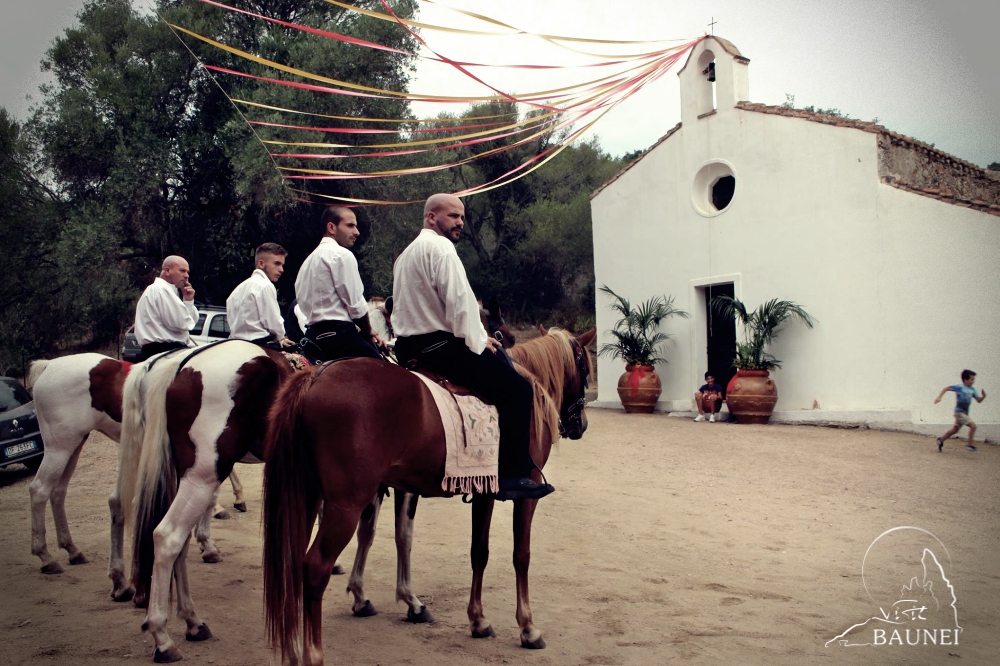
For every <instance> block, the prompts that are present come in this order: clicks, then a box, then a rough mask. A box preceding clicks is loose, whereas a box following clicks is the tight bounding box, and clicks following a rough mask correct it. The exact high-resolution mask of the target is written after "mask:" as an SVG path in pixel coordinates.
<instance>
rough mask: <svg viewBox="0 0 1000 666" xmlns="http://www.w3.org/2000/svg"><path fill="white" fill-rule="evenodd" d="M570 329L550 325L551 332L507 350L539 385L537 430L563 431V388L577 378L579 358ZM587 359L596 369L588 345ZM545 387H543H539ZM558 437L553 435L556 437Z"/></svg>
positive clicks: (518, 366)
mask: <svg viewBox="0 0 1000 666" xmlns="http://www.w3.org/2000/svg"><path fill="white" fill-rule="evenodd" d="M570 337H571V336H570V334H569V332H568V331H565V330H562V329H559V328H550V329H549V333H548V335H543V336H542V337H540V338H535V339H533V340H528V341H527V342H522V343H519V344H516V345H514V346H513V347H511V348H510V349H508V350H507V353H508V354H509V355H510V356H511V358H512V359H513V360H514V363H515V364H516V367H517V368H518V371H519V372H520V373H521V374H522V375H523V376H524V377H525V378H527V379H528V381H531V382H532V384H533V386H532V388H534V389H535V405H534V406H535V410H534V414H535V431H536V432H537V433H539V435H540V434H541V432H542V428H543V427H548V428H549V430H550V432H553V433H558V432H559V406H560V405H561V404H562V398H563V391H565V390H566V384H567V383H569V382H570V381H571V380H572V378H573V373H574V372H575V370H576V359H575V357H574V355H573V346H572V345H571V344H570ZM583 354H584V362H585V363H586V367H587V370H588V371H592V368H591V361H590V353H589V352H588V351H587V350H586V349H584V350H583ZM539 388H541V389H542V390H541V391H539V390H538V389H539ZM555 439H557V437H555V436H553V441H554V440H555Z"/></svg>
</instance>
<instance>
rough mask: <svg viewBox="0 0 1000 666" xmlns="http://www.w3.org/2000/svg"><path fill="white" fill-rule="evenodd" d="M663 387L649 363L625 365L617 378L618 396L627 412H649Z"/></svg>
mask: <svg viewBox="0 0 1000 666" xmlns="http://www.w3.org/2000/svg"><path fill="white" fill-rule="evenodd" d="M662 391H663V388H662V387H661V386H660V376H659V375H657V374H656V373H655V372H653V366H651V365H626V366H625V374H623V375H622V376H621V377H619V378H618V397H619V398H621V401H622V406H623V407H625V411H626V412H628V413H629V414H650V413H652V411H653V408H654V407H656V401H657V400H659V399H660V393H662Z"/></svg>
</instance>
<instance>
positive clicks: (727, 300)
mask: <svg viewBox="0 0 1000 666" xmlns="http://www.w3.org/2000/svg"><path fill="white" fill-rule="evenodd" d="M712 309H713V310H714V311H715V313H716V315H718V316H719V317H722V318H723V319H726V320H728V321H738V322H739V323H740V325H741V326H742V327H743V340H741V341H738V342H737V343H736V360H735V361H734V362H733V365H734V366H735V367H736V369H737V370H774V369H777V368H780V367H781V361H779V360H778V359H776V358H775V357H774V356H773V355H771V354H769V353H768V352H767V347H768V345H770V344H771V343H772V342H773V341H774V340H775V339H776V338H777V337H778V332H779V330H780V328H781V325H782V324H784V323H785V322H786V321H788V320H790V319H796V318H797V319H800V320H801V321H802V322H803V323H804V324H805V325H806V326H808V327H809V328H812V327H813V319H812V317H810V316H809V314H808V313H807V312H806V311H805V310H803V309H802V306H800V305H799V304H797V303H793V302H792V301H779V300H777V299H772V300H770V301H767V302H766V303H764V304H763V305H761V306H759V307H758V308H757V309H756V310H754V311H753V312H747V309H746V305H744V304H743V302H742V301H740V300H739V299H737V298H733V297H731V296H716V297H715V298H713V299H712Z"/></svg>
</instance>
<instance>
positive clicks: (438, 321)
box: [392, 194, 555, 500]
mask: <svg viewBox="0 0 1000 666" xmlns="http://www.w3.org/2000/svg"><path fill="white" fill-rule="evenodd" d="M464 226H465V206H464V205H463V204H462V202H461V200H460V199H458V198H457V197H454V196H451V195H449V194H435V195H433V196H432V197H431V198H429V199H428V200H427V202H426V203H425V204H424V228H423V230H422V231H421V232H420V235H418V236H417V238H416V240H414V241H413V242H412V243H410V245H409V246H408V247H407V248H406V249H405V250H404V251H403V253H402V254H400V255H399V257H398V258H397V259H396V263H395V265H394V266H393V303H394V307H393V313H392V316H393V318H392V323H393V328H394V329H395V332H396V334H397V336H398V337H397V339H396V358H397V359H398V360H399V363H400V365H407V363H408V362H409V361H411V360H416V361H417V363H418V364H419V365H420V366H423V367H426V368H428V369H429V370H432V371H434V372H438V373H440V374H442V375H444V376H445V377H447V378H448V380H450V381H453V382H455V383H456V384H461V385H462V386H466V387H468V388H470V389H471V390H473V391H475V392H476V393H478V394H479V395H480V396H482V397H483V398H484V399H486V400H487V401H488V402H490V403H492V404H494V405H495V406H496V408H497V412H498V413H499V416H500V470H499V476H500V478H499V485H500V490H499V492H498V493H497V499H498V500H508V499H511V500H517V499H540V498H542V497H545V496H546V495H548V494H549V493H551V492H552V491H553V490H555V488H553V487H552V486H551V485H549V484H547V483H537V482H536V481H534V480H533V479H531V477H530V475H531V472H532V470H533V469H534V468H535V465H534V462H533V461H532V459H531V455H530V453H529V450H528V448H529V444H530V439H529V438H530V432H531V408H532V401H533V392H532V388H531V384H530V383H529V382H528V380H526V379H525V378H524V377H522V376H521V375H520V374H519V373H518V372H517V371H516V370H515V369H514V368H513V367H512V366H511V365H510V364H509V363H507V362H506V361H505V360H504V359H503V358H501V357H500V356H498V355H497V350H498V349H499V348H500V346H501V345H500V342H499V341H497V340H495V339H493V338H491V337H489V336H488V335H487V333H486V330H485V329H484V328H483V325H482V322H481V321H480V318H479V305H478V304H477V303H476V296H475V294H474V293H473V291H472V287H471V286H470V285H469V278H468V276H466V274H465V267H464V266H463V265H462V260H461V259H459V257H458V252H456V251H455V243H457V242H458V239H459V237H460V236H461V234H462V229H463V227H464Z"/></svg>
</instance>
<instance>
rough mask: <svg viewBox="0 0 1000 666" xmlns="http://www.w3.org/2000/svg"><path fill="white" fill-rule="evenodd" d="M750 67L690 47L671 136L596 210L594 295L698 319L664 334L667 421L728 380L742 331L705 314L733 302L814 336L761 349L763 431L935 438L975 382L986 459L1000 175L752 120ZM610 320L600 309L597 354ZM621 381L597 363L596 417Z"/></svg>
mask: <svg viewBox="0 0 1000 666" xmlns="http://www.w3.org/2000/svg"><path fill="white" fill-rule="evenodd" d="M748 64H749V60H748V59H747V58H745V57H744V56H742V55H741V54H740V52H739V51H738V50H737V49H736V47H735V46H734V45H733V44H731V43H730V42H728V41H726V40H724V39H722V38H720V37H708V38H706V39H704V40H703V41H701V42H700V43H699V44H698V45H697V46H696V47H695V48H694V50H693V51H692V53H691V54H690V56H689V58H688V60H687V63H686V64H685V65H684V67H683V68H682V69H681V70H680V72H679V73H678V77H679V78H680V86H681V90H680V92H681V122H680V123H678V124H677V126H675V127H674V128H673V129H671V130H670V131H669V132H668V133H667V134H666V135H665V136H663V138H661V139H660V140H659V141H657V142H656V144H654V145H653V146H652V147H650V148H649V149H648V150H646V151H645V152H644V153H643V154H642V155H641V156H640V157H639V158H638V159H636V160H635V161H633V162H632V163H631V164H629V165H628V166H627V167H625V168H624V169H623V170H622V172H620V173H619V174H618V175H617V176H615V177H614V178H613V179H611V180H610V181H609V182H607V183H605V184H604V185H603V186H601V188H599V189H598V190H597V191H596V192H595V193H594V194H593V195H592V198H591V210H592V216H593V231H594V271H595V277H596V284H597V285H598V286H601V285H607V286H608V287H610V288H611V289H613V290H614V291H615V292H617V293H618V294H620V295H622V296H625V297H626V298H628V299H629V300H630V301H632V302H633V303H635V302H638V301H642V300H645V299H647V298H649V297H651V296H654V295H661V294H666V295H671V296H673V297H674V299H675V302H674V304H675V306H676V307H679V308H681V309H683V310H686V311H687V312H688V313H689V314H690V318H689V319H682V318H673V319H671V320H670V321H668V322H666V323H665V324H664V325H663V327H662V328H663V330H664V331H666V332H668V333H670V334H672V335H673V336H674V340H673V341H672V343H670V344H669V345H668V346H667V348H666V350H665V356H666V358H667V361H668V364H667V365H661V366H658V367H657V368H656V370H657V373H658V374H659V375H660V377H661V380H662V383H663V394H662V395H661V397H660V402H659V404H658V406H657V409H658V411H669V412H689V411H691V410H693V408H694V407H693V400H692V396H693V394H694V392H695V391H696V390H697V388H698V387H699V386H701V384H703V383H704V382H703V374H704V373H705V372H706V371H711V372H713V374H715V375H716V377H719V378H720V379H721V378H724V377H728V376H729V374H731V372H732V370H731V358H732V354H731V351H730V352H729V355H728V356H727V351H726V350H727V349H730V350H731V347H732V344H733V337H732V336H733V335H734V327H733V326H732V325H728V326H727V325H726V324H725V323H724V322H720V321H719V320H718V318H715V317H712V316H711V311H710V308H709V307H708V300H709V298H710V297H711V296H713V295H716V294H720V293H728V294H732V295H735V296H736V297H737V298H739V299H740V300H742V301H743V302H744V303H745V304H746V305H747V308H748V309H752V308H756V307H757V306H758V305H760V304H761V303H763V302H765V301H767V300H770V299H772V298H778V299H783V300H791V301H795V302H797V303H799V304H801V305H802V306H803V307H804V308H805V310H806V311H807V312H809V314H810V315H812V316H813V317H815V319H816V324H815V328H813V329H809V328H807V327H806V326H805V325H803V324H801V323H799V322H790V323H788V324H786V325H785V326H784V327H783V328H782V331H781V334H780V336H779V338H778V339H777V341H776V342H775V344H774V345H773V346H772V347H771V352H772V353H773V354H774V355H775V356H776V357H777V358H778V359H780V360H781V361H782V368H781V369H780V370H777V371H774V372H772V374H771V376H772V377H773V378H774V380H775V382H776V384H777V387H778V404H777V406H776V408H775V414H774V417H773V419H772V421H773V422H814V423H823V422H841V423H850V424H867V425H869V426H870V427H881V428H890V429H901V430H910V431H915V432H922V433H925V434H941V432H943V431H944V430H945V429H946V428H947V425H948V424H951V423H952V420H953V419H952V411H953V409H954V402H955V401H954V394H948V395H946V396H945V398H944V399H943V400H942V401H941V403H940V404H937V405H935V404H933V401H934V398H935V397H936V396H937V394H938V392H939V391H940V390H941V388H943V387H944V386H947V385H951V384H957V383H960V377H959V375H960V373H961V371H962V370H963V369H965V368H968V369H971V370H973V371H975V372H976V373H978V376H977V381H976V387H977V388H984V389H986V392H987V394H988V397H987V399H986V400H985V401H984V402H983V403H982V404H976V403H973V406H972V410H971V416H972V419H973V420H974V421H976V423H977V424H978V425H979V431H978V432H977V439H982V438H983V436H985V437H986V438H988V439H990V440H992V441H997V440H1000V173H995V172H988V171H984V170H983V169H981V168H979V167H977V166H976V165H974V164H970V163H968V162H965V161H963V160H960V159H958V158H955V157H953V156H950V155H948V154H946V153H944V152H942V151H940V150H937V149H935V148H934V147H932V146H929V145H927V144H924V143H922V142H920V141H917V140H915V139H912V138H909V137H906V136H902V135H900V134H897V133H894V132H891V131H889V130H888V129H886V128H885V127H882V126H880V125H877V124H875V123H871V122H863V121H858V120H851V119H845V118H842V117H838V116H831V115H826V114H819V113H812V112H808V111H803V110H798V109H793V108H788V107H783V106H766V105H763V104H754V103H751V102H750V101H749V76H748ZM609 304H610V299H609V298H608V297H607V296H605V295H604V294H601V293H598V295H597V304H596V307H597V328H598V334H599V337H598V344H599V345H600V344H602V343H604V342H608V341H609V340H610V335H609V334H608V331H609V329H611V328H612V327H613V325H614V322H615V320H616V318H615V316H614V314H613V313H612V311H611V310H610V308H609V307H608V305H609ZM727 336H728V338H727ZM710 358H711V360H710ZM623 371H624V366H623V364H622V362H621V361H620V360H612V359H610V358H606V357H602V358H600V359H599V361H598V378H599V382H598V396H597V402H596V403H592V405H593V406H597V407H608V408H621V403H620V401H619V398H618V394H617V391H616V387H617V382H618V378H619V376H620V375H621V374H622V372H623ZM720 383H721V382H720ZM964 434H965V431H964V430H963V432H962V435H963V436H964Z"/></svg>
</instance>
